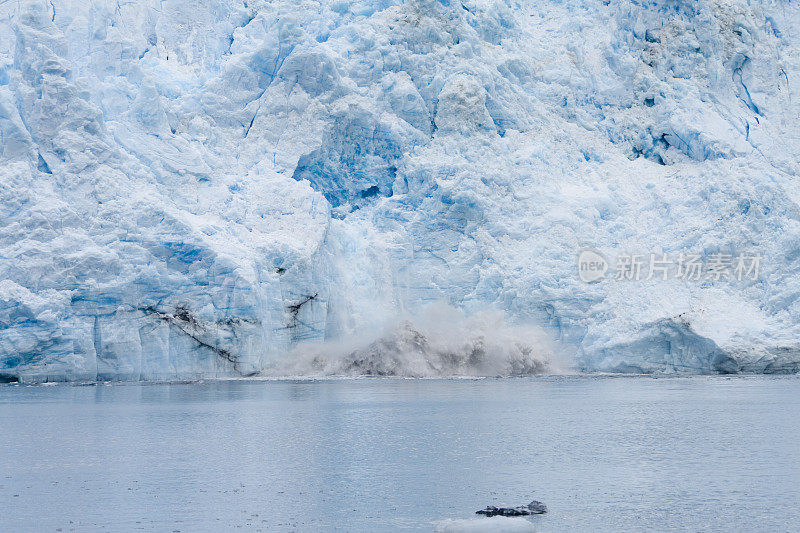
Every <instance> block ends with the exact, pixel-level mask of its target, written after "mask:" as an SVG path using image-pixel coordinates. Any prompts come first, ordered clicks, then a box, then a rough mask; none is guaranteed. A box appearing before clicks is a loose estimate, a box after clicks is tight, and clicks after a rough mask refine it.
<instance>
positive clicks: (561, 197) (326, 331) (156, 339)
mask: <svg viewBox="0 0 800 533" xmlns="http://www.w3.org/2000/svg"><path fill="white" fill-rule="evenodd" d="M799 45H800V6H798V4H797V3H792V2H775V1H770V0H759V1H745V0H724V1H723V0H700V1H689V0H675V1H670V2H666V1H662V0H651V1H645V2H636V3H633V2H627V1H620V2H604V1H600V0H592V1H583V0H580V1H579V0H568V1H555V0H552V1H542V2H530V3H517V2H512V1H510V0H507V1H504V0H463V1H459V0H455V1H448V0H441V1H436V0H410V1H407V2H402V1H391V0H382V1H376V0H373V1H367V0H337V1H323V2H312V1H310V0H300V1H294V0H292V1H289V0H285V1H266V0H248V1H246V2H245V1H241V0H239V1H235V0H221V1H220V0H199V1H197V2H191V3H187V2H183V1H179V0H134V1H130V2H124V3H123V2H117V1H116V0H114V1H111V0H94V1H92V2H86V1H83V0H81V1H76V0H52V1H34V0H19V1H17V0H14V1H9V2H2V3H0V222H2V224H0V379H22V380H30V381H42V380H64V379H66V380H73V379H75V380H79V379H175V378H191V377H214V376H231V375H234V376H235V375H251V374H255V373H264V372H266V373H271V372H272V373H274V372H275V371H278V370H279V369H282V368H286V367H287V365H288V366H290V367H291V366H292V365H295V367H296V365H297V364H301V363H302V362H303V361H304V359H302V357H304V355H303V354H306V355H307V354H309V353H316V354H317V355H318V354H320V353H322V354H325V353H330V354H331V355H330V357H329V358H327V359H326V356H324V355H323V356H320V357H322V359H317V360H316V362H315V363H314V364H313V365H311V366H306V367H305V368H308V369H309V370H308V371H309V372H312V373H319V372H323V373H324V372H333V373H337V372H345V371H350V370H352V368H353V367H352V365H350V366H348V365H349V363H347V361H350V362H352V361H353V360H354V358H358V357H362V356H363V355H364V350H365V349H367V348H365V347H364V346H367V347H369V346H373V347H374V346H377V345H375V344H374V343H378V345H380V343H381V342H384V343H386V342H388V343H391V342H392V339H393V338H394V337H392V335H394V333H392V332H395V331H397V327H396V325H397V324H399V323H403V320H405V317H420V316H424V313H425V311H424V310H425V309H426V308H428V306H430V305H431V304H437V305H449V306H451V307H454V308H456V309H458V312H459V313H462V314H463V316H464V317H465V318H464V320H465V321H469V320H475V319H472V318H470V317H482V316H498V315H497V314H498V313H502V316H503V319H502V325H501V326H499V328H500V330H501V331H502V332H505V333H503V334H506V333H509V332H514V331H517V328H522V329H523V330H524V331H530V330H532V329H535V330H536V331H537V335H536V339H537V340H536V341H535V342H533V344H532V345H531V349H530V350H529V351H528V352H526V353H528V354H533V355H532V356H531V358H530V360H531V361H534V360H535V361H541V360H542V358H544V359H547V358H548V357H550V356H549V354H551V353H558V354H562V353H565V354H574V358H573V359H572V363H571V364H572V368H574V369H577V370H603V371H634V372H640V371H645V372H650V371H657V372H703V373H705V372H719V371H722V372H740V371H749V372H793V371H797V370H798V368H800V350H799V348H800V346H799V345H798V340H797V339H800V326H798V324H800V321H798V318H800V316H799V315H800V307H798V306H799V305H800V303H798V297H797V295H798V294H800V276H799V275H798V274H799V272H798V266H799V265H800V263H798V261H800V207H799V206H798V202H799V201H800V181H798V179H797V175H798V170H799V169H800V164H799V163H798V162H799V161H800V89H798V88H799V87H800V49H799V48H798V46H799ZM583 247H591V248H594V249H597V250H599V251H601V252H603V253H605V254H608V255H609V256H613V255H614V254H615V253H618V252H629V253H645V254H646V253H656V252H658V253H660V252H665V253H670V254H677V253H680V252H690V253H698V254H703V255H704V256H709V255H710V254H713V253H716V252H725V253H731V254H738V253H752V254H756V253H757V254H761V255H762V256H763V260H762V265H761V272H760V274H759V277H758V279H756V280H745V281H736V280H733V281H729V280H722V281H703V282H695V281H681V280H675V279H671V280H667V281H662V280H656V279H654V280H649V281H646V280H643V281H639V282H624V281H616V280H613V279H606V280H604V281H602V282H600V283H594V284H586V283H583V282H582V281H580V280H579V279H578V276H577V269H576V257H577V254H578V252H579V251H580V250H581V249H582V248H583ZM492 320H494V319H492ZM464 323H467V322H464ZM423 325H424V324H423ZM423 325H419V324H418V325H417V329H419V328H420V327H422V326H423ZM459 327H460V326H459ZM531 328H532V329H531ZM385 332H389V333H386V334H385ZM382 335H383V337H382ZM479 336H480V335H477V336H476V339H475V340H476V342H477V341H480V339H479V338H478V337H479ZM353 339H362V340H363V341H364V342H365V343H366V344H365V345H364V343H362V345H360V346H356V347H354V348H353V350H351V351H350V352H348V353H342V351H341V350H339V347H341V346H342V345H343V343H344V344H347V343H351V342H353ZM381 339H383V340H381ZM467 340H468V341H469V339H467ZM431 342H434V343H445V344H447V345H448V346H451V345H452V343H450V342H449V341H448V340H447V339H444V340H441V341H440V340H436V341H431ZM520 342H522V343H523V344H525V343H528V344H530V342H529V340H526V339H523V340H522V341H520V340H519V339H513V340H510V341H509V343H510V344H509V345H508V346H509V347H498V348H497V350H496V353H500V354H501V355H500V356H498V358H491V360H492V361H494V363H492V364H490V365H488V366H486V365H483V366H481V365H478V366H471V367H470V366H469V365H467V366H465V365H464V364H462V363H457V364H456V365H455V367H453V365H450V366H448V365H442V359H441V353H442V351H441V350H438V349H434V350H428V351H425V350H423V351H416V352H415V351H413V350H412V351H411V352H410V353H412V355H411V356H410V357H411V359H408V360H403V361H398V360H397V359H396V358H395V360H394V362H391V361H390V365H389V366H390V367H391V366H392V365H394V368H405V369H407V371H404V372H405V373H406V374H411V375H416V374H425V375H427V374H429V373H435V372H436V369H437V368H439V369H443V371H444V372H445V373H446V372H455V373H463V374H470V375H471V374H476V373H478V374H480V373H486V374H490V375H494V373H497V372H498V369H500V370H499V373H501V374H503V373H514V371H513V361H514V360H515V359H514V358H517V359H518V358H519V353H518V351H515V349H514V348H513V346H516V345H517V344H519V343H520ZM309 343H311V344H312V345H313V344H314V343H316V347H315V348H313V349H312V348H308V346H309ZM320 343H325V344H322V345H321V344H320ZM371 343H373V344H371ZM515 343H516V344H515ZM464 346H468V348H465V350H467V351H469V350H471V349H472V348H469V347H472V346H475V343H473V342H466V343H464ZM326 347H331V349H330V350H328V349H327V348H326ZM334 347H336V348H337V349H333V348H334ZM298 350H300V352H298ZM359 350H360V351H359ZM367 351H369V350H367ZM370 353H372V352H370ZM375 353H379V354H380V355H379V357H378V359H375V360H370V361H367V364H365V365H364V368H370V369H373V370H375V369H376V368H386V367H385V365H384V362H385V361H386V354H387V352H386V351H385V350H377V351H375ZM298 354H299V355H298ZM359 354H360V355H359ZM431 354H433V355H431ZM437 354H438V355H437ZM502 354H505V355H502ZM292 357H297V358H298V359H292ZM454 357H455V360H456V361H464V360H465V359H464V358H465V357H468V353H467V352H463V353H457V354H455V356H454ZM412 359H413V360H412ZM343 361H344V362H345V363H343ZM373 363H374V364H373ZM382 365H383V366H382ZM301 366H302V365H301ZM549 366H550V367H552V366H554V365H553V364H550V365H549ZM555 366H558V365H555ZM534 367H535V368H536V369H539V370H540V369H542V368H546V367H547V365H545V366H544V367H540V366H536V365H533V367H531V371H538V370H534ZM454 368H455V370H454ZM326 369H327V370H326ZM347 369H350V370H347ZM409 369H410V370H409ZM421 369H423V370H424V371H423V370H421ZM425 369H426V370H425ZM371 371H372V370H371Z"/></svg>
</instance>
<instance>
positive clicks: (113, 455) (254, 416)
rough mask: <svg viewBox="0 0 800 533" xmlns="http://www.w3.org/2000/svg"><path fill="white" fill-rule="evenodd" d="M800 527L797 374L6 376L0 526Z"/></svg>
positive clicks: (0, 424) (0, 391)
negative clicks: (473, 521) (507, 519)
mask: <svg viewBox="0 0 800 533" xmlns="http://www.w3.org/2000/svg"><path fill="white" fill-rule="evenodd" d="M533 499H536V500H540V501H542V502H544V503H546V504H547V506H548V508H549V513H548V514H546V515H543V516H537V517H533V518H531V519H530V520H531V522H532V523H533V524H534V527H535V528H536V530H537V531H633V530H658V531H667V530H716V531H730V530H734V529H735V530H749V531H756V530H758V531H792V530H798V529H800V379H798V378H795V377H691V378H652V377H612V376H565V377H540V378H518V379H477V380H395V379H353V380H324V381H279V380H278V381H215V382H198V383H184V384H174V383H173V384H97V385H93V386H75V385H54V386H24V385H4V386H0V509H1V510H2V513H1V514H2V516H0V530H4V531H57V530H59V529H60V530H62V531H73V530H74V531H98V530H107V531H135V530H145V531H153V530H155V531H228V530H234V529H237V528H241V529H244V530H253V531H294V530H297V531H330V530H346V531H396V530H419V531H431V530H433V528H434V527H435V523H436V522H438V521H441V520H445V519H464V518H474V517H475V514H474V513H475V511H476V510H478V509H481V508H483V507H485V506H487V505H500V504H507V505H512V506H516V505H524V504H527V503H528V502H529V501H530V500H533Z"/></svg>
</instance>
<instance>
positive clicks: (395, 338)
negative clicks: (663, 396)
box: [265, 303, 569, 377]
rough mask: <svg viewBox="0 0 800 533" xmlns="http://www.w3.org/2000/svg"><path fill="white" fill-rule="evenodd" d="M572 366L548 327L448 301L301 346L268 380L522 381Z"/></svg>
mask: <svg viewBox="0 0 800 533" xmlns="http://www.w3.org/2000/svg"><path fill="white" fill-rule="evenodd" d="M566 368H569V365H568V363H567V362H566V361H565V360H563V359H562V357H557V356H556V354H555V352H554V350H553V346H552V343H551V341H550V340H549V339H547V337H546V335H545V333H544V332H543V331H542V330H541V328H538V327H535V326H512V325H509V324H507V323H506V321H505V316H504V313H502V312H500V311H494V312H480V313H476V314H474V315H472V316H466V315H465V314H464V313H462V312H460V311H459V310H458V309H456V308H453V307H451V306H448V305H446V304H442V303H439V304H434V305H431V306H429V307H428V308H427V309H425V311H424V312H423V313H422V314H421V315H420V316H417V317H410V316H409V317H403V318H399V319H397V320H396V321H395V322H394V323H392V324H391V325H390V326H387V327H386V328H385V329H384V330H383V331H381V332H379V333H377V335H369V334H360V335H356V336H354V337H352V338H351V339H345V340H339V341H336V342H328V343H302V344H300V345H298V346H296V347H295V348H294V349H293V350H292V351H291V353H290V354H289V356H288V358H287V359H286V360H285V361H283V362H281V363H279V364H278V365H277V366H276V368H273V369H270V370H269V371H268V372H266V373H265V374H266V375H278V376H281V375H284V376H285V375H290V376H404V377H448V376H520V375H531V374H542V373H557V372H562V371H564V370H565V369H566Z"/></svg>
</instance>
